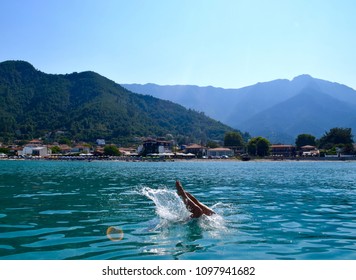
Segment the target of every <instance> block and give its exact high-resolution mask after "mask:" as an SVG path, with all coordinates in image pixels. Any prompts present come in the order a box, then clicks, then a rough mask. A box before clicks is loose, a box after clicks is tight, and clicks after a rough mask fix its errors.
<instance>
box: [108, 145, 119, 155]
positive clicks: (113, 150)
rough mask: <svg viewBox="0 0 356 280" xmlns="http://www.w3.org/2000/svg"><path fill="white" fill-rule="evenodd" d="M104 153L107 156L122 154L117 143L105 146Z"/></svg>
mask: <svg viewBox="0 0 356 280" xmlns="http://www.w3.org/2000/svg"><path fill="white" fill-rule="evenodd" d="M104 154H105V155H107V156H119V155H121V153H120V151H119V149H118V148H117V147H116V146H115V145H107V146H105V147H104Z"/></svg>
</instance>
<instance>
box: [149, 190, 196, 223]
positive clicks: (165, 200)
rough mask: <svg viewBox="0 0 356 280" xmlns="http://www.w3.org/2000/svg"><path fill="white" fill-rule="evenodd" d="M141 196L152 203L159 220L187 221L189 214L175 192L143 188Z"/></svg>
mask: <svg viewBox="0 0 356 280" xmlns="http://www.w3.org/2000/svg"><path fill="white" fill-rule="evenodd" d="M142 194H143V195H145V196H146V197H147V198H149V199H151V200H152V201H153V202H154V204H155V205H156V213H157V215H158V216H159V217H160V218H161V219H163V220H166V221H170V222H182V221H187V220H188V219H189V217H190V212H189V211H188V210H187V208H186V207H185V205H184V203H183V201H182V200H181V199H180V197H179V196H178V194H177V193H176V192H174V191H172V190H167V189H165V188H163V189H151V188H149V187H144V188H143V189H142Z"/></svg>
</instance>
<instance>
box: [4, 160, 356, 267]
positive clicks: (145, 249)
mask: <svg viewBox="0 0 356 280" xmlns="http://www.w3.org/2000/svg"><path fill="white" fill-rule="evenodd" d="M355 171H356V163H354V162H230V161H222V162H190V161H187V162H166V163H164V162H162V163H160V162H156V163H153V162H50V161H0V259H96V260H98V259H140V260H143V259H200V260H202V259H352V260H355V259H356V187H355V185H356V172H355ZM176 179H179V180H181V182H182V184H183V186H184V187H185V189H186V190H187V191H189V192H191V193H192V194H194V195H195V196H196V197H197V198H198V199H199V200H200V201H202V202H203V203H205V204H207V205H208V206H211V207H212V208H213V209H214V210H215V212H216V213H217V215H214V216H212V217H202V218H199V219H189V218H188V215H189V213H187V211H186V209H185V207H184V205H183V204H182V202H181V200H180V199H179V198H178V197H177V195H176V194H175V187H174V183H175V180H176ZM109 228H111V229H113V228H116V229H117V233H116V234H115V232H110V230H109V232H107V231H108V229H109ZM107 233H108V234H107Z"/></svg>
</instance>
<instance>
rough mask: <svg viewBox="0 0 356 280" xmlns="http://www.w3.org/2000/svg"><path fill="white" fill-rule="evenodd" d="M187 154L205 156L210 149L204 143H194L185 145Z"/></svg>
mask: <svg viewBox="0 0 356 280" xmlns="http://www.w3.org/2000/svg"><path fill="white" fill-rule="evenodd" d="M185 152H186V153H187V154H194V155H196V156H197V157H203V156H206V155H207V152H208V149H207V148H206V147H204V146H202V145H198V144H192V145H189V146H186V147H185Z"/></svg>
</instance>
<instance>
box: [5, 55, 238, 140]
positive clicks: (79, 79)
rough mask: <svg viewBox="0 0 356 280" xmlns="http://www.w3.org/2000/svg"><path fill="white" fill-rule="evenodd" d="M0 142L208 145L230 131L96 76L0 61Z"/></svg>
mask: <svg viewBox="0 0 356 280" xmlns="http://www.w3.org/2000/svg"><path fill="white" fill-rule="evenodd" d="M0 104H1V107H0V138H1V139H0V141H8V140H9V139H30V138H34V137H44V136H45V135H47V137H49V138H51V137H52V138H53V137H54V135H56V133H58V131H60V133H61V134H62V135H65V136H66V137H68V138H72V139H76V140H85V141H93V140H95V139H96V138H105V139H110V140H112V141H114V142H115V141H117V142H118V141H128V140H129V139H133V138H134V137H139V136H165V135H166V134H172V135H173V136H174V137H175V138H177V139H187V140H190V141H206V140H208V139H223V137H224V134H225V132H226V131H230V130H232V129H231V128H230V127H228V126H226V125H223V124H222V123H220V122H218V121H215V120H213V119H211V118H208V117H206V116H205V115H204V114H203V113H198V112H196V111H193V110H187V109H185V108H184V107H182V106H180V105H177V104H174V103H172V102H170V101H163V100H160V99H157V98H154V97H152V96H145V95H140V94H135V93H132V92H130V91H128V90H127V89H125V88H123V87H121V86H120V85H118V84H116V83H115V82H113V81H111V80H109V79H107V78H105V77H103V76H100V75H99V74H96V73H94V72H82V73H72V74H67V75H52V74H46V73H43V72H41V71H38V70H36V69H35V68H34V67H33V66H32V65H31V64H29V63H27V62H23V61H6V62H2V63H0Z"/></svg>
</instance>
